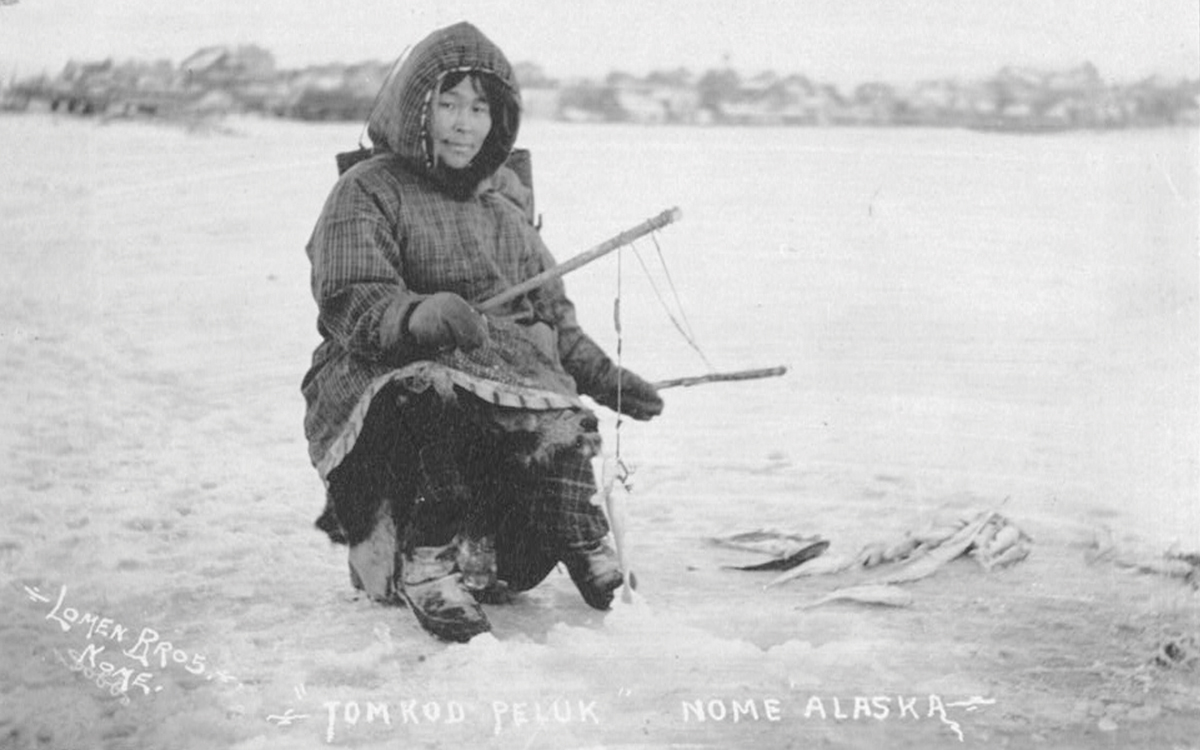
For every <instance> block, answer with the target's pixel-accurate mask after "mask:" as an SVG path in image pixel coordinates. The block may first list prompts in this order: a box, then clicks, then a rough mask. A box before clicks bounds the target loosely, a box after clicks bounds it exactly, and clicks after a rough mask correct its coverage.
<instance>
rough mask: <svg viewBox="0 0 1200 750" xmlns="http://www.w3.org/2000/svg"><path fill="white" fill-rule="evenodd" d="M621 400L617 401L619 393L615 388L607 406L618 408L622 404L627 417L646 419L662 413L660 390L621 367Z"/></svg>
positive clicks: (623, 412)
mask: <svg viewBox="0 0 1200 750" xmlns="http://www.w3.org/2000/svg"><path fill="white" fill-rule="evenodd" d="M620 377H621V402H620V404H618V403H617V393H616V390H615V384H614V390H613V392H612V394H611V395H609V396H608V398H607V399H606V401H607V402H608V403H606V404H605V406H609V407H611V408H613V409H616V408H617V407H618V406H620V412H621V413H622V414H624V415H625V416H627V417H632V418H633V419H637V420H641V421H643V422H644V421H646V420H648V419H651V418H653V417H657V416H658V415H659V414H662V410H663V400H662V397H660V396H659V395H658V391H657V390H655V388H654V386H653V385H651V384H650V383H648V382H646V381H645V380H643V379H642V378H640V377H638V376H637V375H635V374H634V373H632V372H630V371H629V370H626V369H624V368H621V376H620Z"/></svg>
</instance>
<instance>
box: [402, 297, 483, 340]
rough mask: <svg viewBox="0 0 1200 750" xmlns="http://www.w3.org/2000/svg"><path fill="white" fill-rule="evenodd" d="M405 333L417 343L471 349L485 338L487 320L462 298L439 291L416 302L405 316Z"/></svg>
mask: <svg viewBox="0 0 1200 750" xmlns="http://www.w3.org/2000/svg"><path fill="white" fill-rule="evenodd" d="M408 335H409V336H411V337H412V341H413V343H415V344H417V345H418V346H422V347H427V348H430V349H453V348H458V349H462V350H464V351H470V350H471V349H475V348H477V347H479V346H481V345H482V344H483V342H484V341H486V340H487V323H486V322H485V321H484V318H483V315H481V314H480V313H478V312H476V310H475V308H473V307H471V305H470V304H469V303H468V302H467V301H466V300H465V299H463V298H462V297H460V296H458V295H457V294H454V293H453V292H438V293H436V294H434V295H432V296H430V297H427V298H426V299H423V300H421V301H420V302H419V303H417V306H416V307H415V308H414V309H413V311H412V314H411V315H409V318H408Z"/></svg>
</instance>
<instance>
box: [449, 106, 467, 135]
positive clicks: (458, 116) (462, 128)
mask: <svg viewBox="0 0 1200 750" xmlns="http://www.w3.org/2000/svg"><path fill="white" fill-rule="evenodd" d="M470 122H471V118H470V114H469V111H468V109H467V108H466V107H459V108H458V109H457V110H456V111H455V113H454V123H453V127H454V130H455V131H456V132H459V133H465V132H467V128H468V127H469V126H470Z"/></svg>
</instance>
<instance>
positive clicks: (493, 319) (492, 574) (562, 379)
mask: <svg viewBox="0 0 1200 750" xmlns="http://www.w3.org/2000/svg"><path fill="white" fill-rule="evenodd" d="M519 122H520V94H519V91H518V89H517V83H516V80H515V78H514V76H513V71H512V67H511V66H510V65H509V63H508V61H507V60H506V58H505V56H504V54H503V53H502V52H501V51H500V49H499V48H497V47H496V46H495V45H494V44H493V43H492V42H491V41H490V40H488V39H487V38H486V37H485V36H484V35H483V34H482V33H480V32H479V30H478V29H476V28H475V27H473V26H471V25H470V24H467V23H459V24H456V25H454V26H450V27H448V28H445V29H441V30H438V31H436V32H434V33H433V34H431V35H430V36H428V37H427V38H425V39H424V40H423V41H421V42H420V43H419V44H417V45H416V46H415V47H414V48H413V49H412V51H411V53H410V54H409V55H408V57H407V58H406V59H405V60H404V61H403V62H402V63H401V64H400V66H399V68H398V69H397V70H396V71H395V72H394V74H393V75H391V76H389V77H388V79H387V80H386V81H385V82H384V84H383V89H382V90H381V92H380V95H379V99H378V101H377V103H376V105H375V107H374V111H373V112H372V114H371V116H370V118H369V120H368V134H369V137H370V139H371V145H372V149H371V153H370V155H369V157H367V158H364V159H362V160H360V161H359V162H358V163H356V164H353V165H352V166H350V167H349V168H348V169H346V170H345V171H344V173H343V174H342V175H341V176H340V178H339V179H338V181H337V183H336V184H335V186H334V187H333V190H332V192H331V194H330V195H329V198H328V199H327V201H326V203H325V206H324V208H323V210H322V212H321V215H320V217H319V219H318V221H317V224H316V227H315V229H314V230H313V234H312V238H311V239H310V241H309V244H308V246H307V251H308V256H309V258H310V260H311V262H312V291H313V295H314V297H315V298H316V302H317V306H318V309H319V311H318V318H317V327H318V330H319V332H320V334H321V336H322V338H323V340H322V342H321V343H320V345H319V346H318V347H317V349H316V351H315V352H314V354H313V360H312V367H311V369H310V370H309V371H308V373H307V374H306V375H305V378H304V381H303V384H302V391H303V394H304V396H305V400H306V402H307V413H306V416H305V433H306V435H307V437H308V440H309V453H310V457H311V459H312V461H313V464H314V465H315V466H316V468H317V471H318V473H319V474H320V476H321V478H322V479H323V480H324V482H325V484H326V507H325V511H324V513H323V514H322V515H321V517H320V518H319V519H318V520H317V526H318V528H320V529H322V530H323V531H325V532H326V533H328V534H329V536H330V538H331V539H332V540H333V541H335V542H339V543H345V544H348V545H349V547H350V573H351V580H352V582H353V583H354V584H355V585H356V586H358V587H359V588H362V589H365V590H366V592H367V593H368V594H369V595H371V596H372V597H374V598H376V599H379V600H384V601H403V602H406V603H407V604H408V605H409V607H410V608H411V609H412V611H413V613H414V614H415V615H416V617H417V620H418V621H419V622H420V624H421V625H422V627H424V628H425V629H426V630H427V631H428V632H430V633H431V634H433V635H435V636H437V637H439V638H442V639H445V640H451V641H466V640H468V639H470V638H471V637H473V636H475V635H477V634H479V633H482V632H486V631H488V630H489V629H490V628H489V625H488V621H487V617H486V615H485V614H484V612H483V610H482V608H481V606H480V602H481V601H483V602H485V603H486V602H489V601H495V600H499V599H502V598H503V596H504V592H505V591H506V590H507V591H523V590H527V589H529V588H532V587H533V586H536V585H537V584H538V583H540V582H541V581H542V580H543V579H544V578H545V577H546V576H547V575H548V574H549V573H550V571H551V570H553V568H554V566H555V565H556V564H557V563H558V562H562V563H564V564H565V566H566V568H567V571H568V573H569V574H570V576H571V579H572V581H573V582H574V583H575V586H576V587H577V588H578V589H579V592H580V594H581V595H582V596H583V598H584V600H585V601H586V602H587V603H588V604H589V605H591V606H592V607H595V608H597V609H606V608H608V606H609V605H610V604H611V602H612V597H613V591H614V590H615V589H616V588H618V587H619V586H620V585H621V584H622V582H623V574H622V571H621V569H620V566H619V564H618V562H617V558H616V555H615V553H614V552H613V550H612V548H611V546H609V544H608V542H607V541H606V538H607V535H608V531H609V529H608V523H607V521H606V519H605V517H604V514H603V511H602V510H601V509H600V508H599V507H597V506H595V505H593V504H592V503H591V499H592V497H593V495H594V494H595V493H596V490H597V488H596V480H595V477H594V475H593V472H592V467H591V463H590V459H591V458H592V457H593V456H594V455H596V453H597V451H598V449H599V434H598V432H597V428H598V423H597V420H596V417H595V416H594V415H593V414H592V413H591V412H590V411H589V410H588V409H587V408H586V407H585V406H584V403H583V402H582V401H581V400H580V397H579V396H580V394H583V395H587V396H590V397H591V398H592V399H593V400H595V401H596V402H597V403H599V404H601V405H604V406H607V407H611V408H614V409H616V408H619V409H620V411H621V412H622V413H624V414H626V415H628V416H630V417H633V418H635V419H642V420H645V419H650V418H652V417H654V416H656V415H658V414H659V413H661V411H662V408H663V403H662V400H661V399H660V398H659V396H658V394H657V392H656V391H655V389H654V387H653V386H652V385H650V384H649V383H647V382H646V381H644V380H643V379H641V378H639V377H638V376H637V375H635V374H633V373H631V372H629V371H628V370H624V369H622V368H620V367H618V366H617V365H615V364H614V363H613V362H612V360H611V359H610V358H609V357H608V356H607V355H606V354H605V353H604V352H603V351H602V350H601V348H600V347H599V346H598V345H597V344H596V343H595V342H594V341H592V339H591V338H589V337H588V336H587V334H586V333H584V331H583V330H582V329H581V328H580V326H579V324H578V323H577V322H576V319H575V312H574V306H573V305H572V303H571V301H570V300H569V299H568V298H567V297H566V294H565V291H564V288H563V284H562V281H561V278H559V279H555V280H553V281H549V282H547V283H546V284H544V285H542V286H541V287H538V288H537V289H535V290H534V291H531V292H528V293H526V294H525V295H523V296H520V297H517V298H516V299H514V300H512V301H510V302H507V303H505V304H504V305H503V306H501V307H500V308H498V309H496V310H494V311H489V313H488V314H487V315H486V316H484V315H482V314H480V313H479V312H477V310H476V306H478V305H479V304H480V303H482V302H484V301H485V300H488V299H490V298H492V297H494V296H495V295H496V294H498V293H500V292H502V291H504V290H505V289H507V288H508V287H510V286H512V285H514V284H516V283H519V282H521V281H523V280H525V279H528V278H530V277H532V276H535V275H537V274H538V273H540V272H542V271H544V270H546V269H547V268H550V267H552V266H554V264H555V262H554V259H553V258H552V257H551V255H550V253H549V251H548V250H547V249H546V247H545V246H544V245H543V243H542V241H541V239H540V237H539V235H538V233H537V230H536V229H535V228H534V226H533V225H532V223H531V220H530V219H531V216H532V194H531V192H530V190H529V189H528V188H527V187H526V186H524V185H523V184H522V183H521V181H520V179H519V177H518V176H517V175H516V174H515V173H514V172H513V171H511V170H510V169H508V168H507V167H506V166H504V165H505V162H506V161H507V159H508V157H509V156H510V153H511V151H512V147H513V144H514V141H515V139H516V135H517V128H518V125H519Z"/></svg>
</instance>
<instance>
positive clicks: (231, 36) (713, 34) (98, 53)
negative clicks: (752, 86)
mask: <svg viewBox="0 0 1200 750" xmlns="http://www.w3.org/2000/svg"><path fill="white" fill-rule="evenodd" d="M12 2H13V0H0V69H3V70H6V71H9V72H11V71H12V70H13V69H16V71H17V72H18V74H21V75H25V74H31V73H37V72H41V71H42V70H46V71H48V72H51V73H55V72H57V71H58V70H59V69H60V68H61V66H62V65H63V64H64V63H65V62H66V61H67V60H68V59H70V58H77V59H84V60H99V59H103V58H106V57H110V56H111V57H116V58H118V59H125V58H139V59H162V58H165V59H169V60H171V61H172V62H175V63H178V62H179V61H180V60H182V59H183V58H184V57H186V56H187V55H188V54H190V53H191V52H193V51H195V50H196V49H198V48H200V47H202V46H206V45H211V44H229V43H255V44H259V45H261V46H263V47H266V48H267V49H269V50H271V51H272V52H273V53H274V54H275V56H276V60H277V62H278V64H279V65H280V66H282V67H297V66H301V65H305V64H309V63H317V62H331V61H344V62H351V61H357V60H367V59H371V60H391V59H393V58H394V57H395V56H396V55H397V54H398V53H399V52H400V51H401V50H402V49H403V48H404V47H405V46H406V45H408V44H410V43H412V42H414V41H416V40H418V39H419V38H420V37H422V36H424V35H425V34H426V33H428V32H429V31H430V30H432V29H434V28H437V27H439V26H443V25H446V24H448V23H452V22H454V21H458V20H463V19H466V20H469V21H471V22H473V23H475V24H476V25H477V26H479V27H480V28H481V29H482V30H483V31H484V33H485V34H487V35H488V36H490V37H491V38H492V39H493V40H494V41H496V42H497V43H498V44H500V46H501V47H502V48H503V49H504V50H505V52H506V54H507V55H508V56H509V58H510V59H512V60H513V61H514V62H515V61H521V60H532V61H536V62H538V63H541V64H542V66H543V67H544V68H545V69H546V72H547V73H548V74H550V75H551V76H555V77H569V76H574V75H588V76H597V77H598V76H602V75H604V74H605V73H607V72H609V71H611V70H615V69H619V70H625V71H628V72H631V73H637V74H642V73H647V72H649V71H650V70H653V69H656V68H658V69H666V68H673V67H678V66H681V65H682V66H686V67H689V68H692V69H693V70H697V71H703V70H705V69H707V68H711V67H716V66H719V65H721V64H722V63H723V62H724V61H725V60H728V62H729V64H731V65H732V66H733V67H734V68H736V69H737V70H739V71H742V72H743V73H754V72H757V71H760V70H766V69H773V70H775V71H777V72H780V73H792V72H795V73H804V74H807V75H809V76H810V77H813V78H816V79H818V80H822V81H827V82H833V83H837V84H842V85H852V84H854V83H861V82H864V81H868V80H882V81H888V82H896V83H903V82H911V81H915V80H921V79H928V78H942V77H961V78H980V77H985V76H988V75H991V74H992V73H995V72H996V71H997V70H999V69H1000V68H1001V67H1003V66H1004V65H1009V64H1017V65H1033V66H1039V67H1047V68H1064V67H1070V66H1075V65H1079V64H1080V63H1082V62H1084V61H1091V62H1092V63H1094V64H1095V65H1096V66H1097V67H1098V68H1099V69H1100V72H1101V74H1102V75H1103V76H1104V77H1105V78H1106V79H1108V80H1110V81H1113V82H1128V81H1133V80H1137V79H1140V78H1142V77H1144V76H1147V75H1151V74H1160V75H1164V76H1167V77H1171V78H1180V77H1188V78H1197V77H1200V32H1198V29H1200V0H686V1H685V0H504V1H503V2H498V1H496V0H204V1H203V2H193V1H191V0H170V1H167V0H19V2H17V3H16V4H8V3H12Z"/></svg>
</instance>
